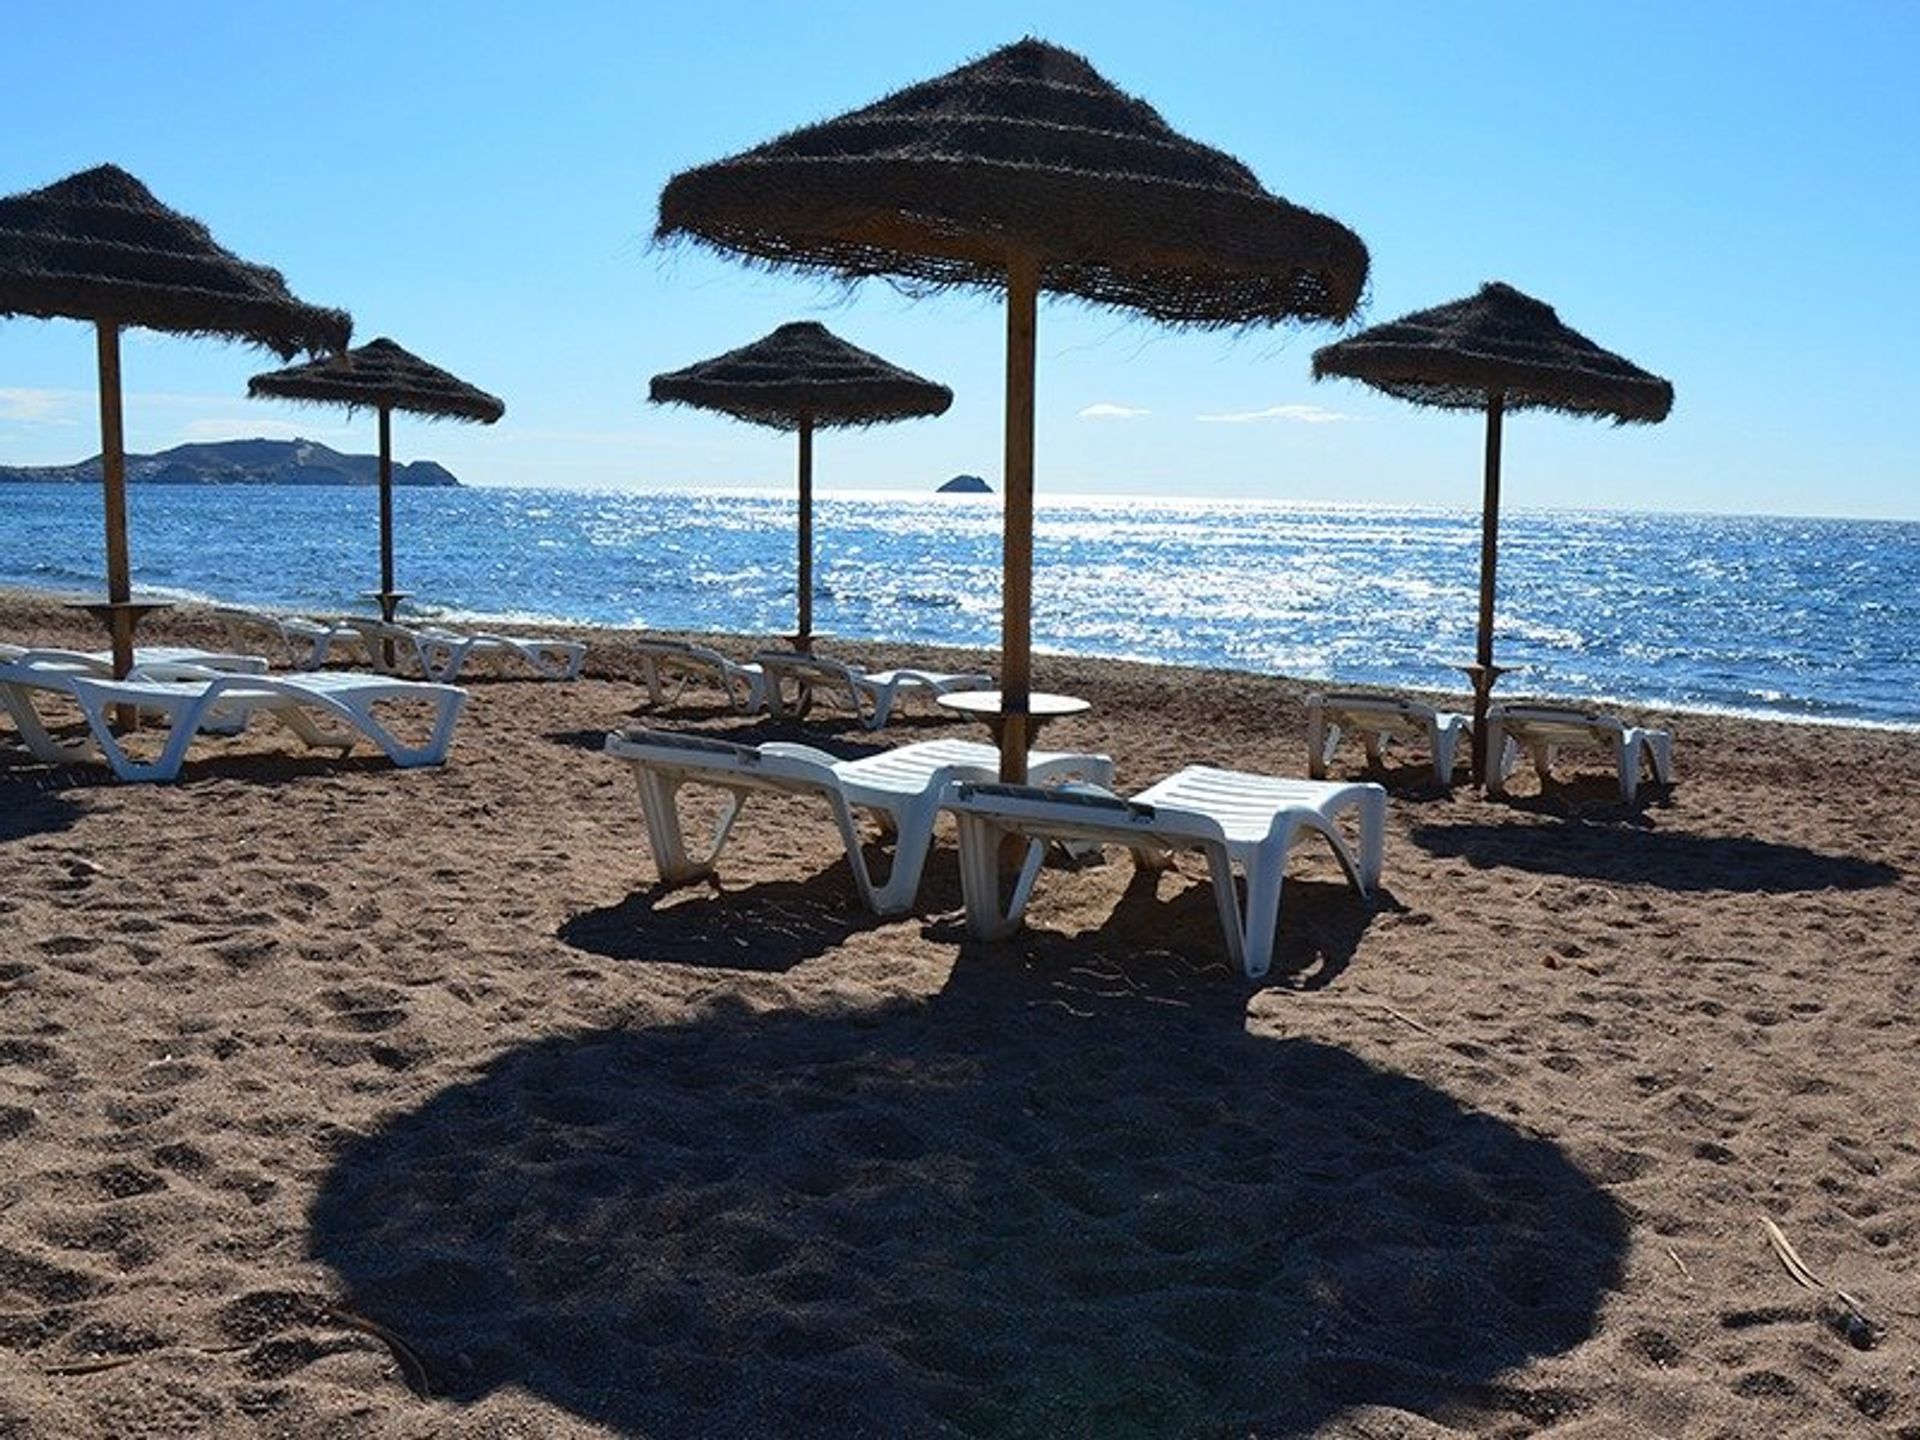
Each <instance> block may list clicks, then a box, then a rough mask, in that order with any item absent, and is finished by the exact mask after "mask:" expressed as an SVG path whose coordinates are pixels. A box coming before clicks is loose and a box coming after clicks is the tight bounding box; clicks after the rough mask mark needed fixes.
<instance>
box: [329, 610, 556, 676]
mask: <svg viewBox="0 0 1920 1440" xmlns="http://www.w3.org/2000/svg"><path fill="white" fill-rule="evenodd" d="M342 623H343V624H346V625H350V626H352V627H353V628H354V629H355V630H357V631H358V632H359V633H360V635H361V638H362V639H364V640H365V641H366V643H367V648H368V650H369V652H370V653H372V654H374V655H375V656H383V655H384V654H385V651H386V647H387V646H388V645H392V646H393V647H394V651H395V653H396V654H397V655H399V656H403V657H405V658H406V660H407V661H410V662H411V666H412V668H416V669H418V670H419V672H420V673H421V674H422V675H424V676H426V677H427V679H429V680H436V681H439V682H441V683H442V684H451V683H452V682H453V681H454V680H455V679H457V678H458V677H459V674H460V671H461V669H462V668H463V667H464V666H465V665H466V663H467V662H468V661H469V660H473V659H477V658H479V657H481V656H495V657H500V658H513V659H517V660H520V661H523V662H524V663H525V664H527V665H528V666H529V667H530V668H531V669H532V670H533V673H534V674H536V675H538V676H539V677H540V678H541V679H542V680H577V679H579V678H580V667H581V666H582V665H584V664H585V663H586V660H587V647H586V646H585V645H583V644H581V643H580V642H579V641H578V640H551V639H534V640H529V639H523V638H521V637H519V636H516V635H494V634H491V633H488V632H485V631H476V632H467V631H462V630H449V629H447V628H445V627H444V626H439V625H400V624H396V623H394V622H392V621H388V620H368V619H363V618H361V617H359V616H354V615H349V616H347V617H346V618H345V620H344V621H343V622H342ZM374 663H375V665H376V667H381V666H383V665H384V661H383V660H381V659H376V660H375V662H374Z"/></svg>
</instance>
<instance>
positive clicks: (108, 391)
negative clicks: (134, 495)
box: [94, 320, 133, 679]
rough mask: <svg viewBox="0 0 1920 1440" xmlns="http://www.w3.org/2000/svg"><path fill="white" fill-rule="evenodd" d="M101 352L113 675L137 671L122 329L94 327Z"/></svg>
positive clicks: (108, 324) (104, 323) (108, 323)
mask: <svg viewBox="0 0 1920 1440" xmlns="http://www.w3.org/2000/svg"><path fill="white" fill-rule="evenodd" d="M94 330H95V334H96V335H97V336H98V339H99V351H100V479H101V483H102V486H103V488H104V492H105V495H106V512H107V604H108V606H109V607H110V609H109V619H108V622H107V623H108V625H109V626H110V627H111V629H112V632H113V673H114V675H115V677H116V678H120V679H124V678H125V677H126V673H127V672H128V671H129V670H131V669H132V668H133V611H132V610H131V609H130V608H129V606H130V603H131V601H132V600H133V578H132V576H133V566H132V562H131V561H130V560H129V559H128V557H127V446H126V437H125V434H124V432H123V430H122V427H121V422H120V326H119V323H118V322H117V321H113V320H101V321H97V322H96V323H95V326H94Z"/></svg>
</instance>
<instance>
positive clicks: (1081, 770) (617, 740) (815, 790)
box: [606, 730, 1113, 915]
mask: <svg viewBox="0 0 1920 1440" xmlns="http://www.w3.org/2000/svg"><path fill="white" fill-rule="evenodd" d="M606 753H607V754H609V755H612V756H614V757H616V758H618V759H621V760H625V761H626V762H627V763H628V764H630V765H631V766H632V767H633V771H634V778H635V780H636V781H637V782H638V784H639V790H640V811H641V814H642V816H643V817H644V819H645V821H646V826H647V839H648V842H649V844H650V845H651V846H652V848H653V856H654V861H655V863H656V864H657V865H658V866H659V868H660V879H661V882H662V883H663V884H667V885H677V884H680V883H683V882H685V881H688V880H693V879H697V878H699V877H701V876H705V875H709V874H711V873H712V872H713V869H714V865H715V862H716V861H717V860H718V859H719V856H720V851H721V850H722V849H723V848H724V847H725V845H726V843H727V837H728V835H729V834H731V833H732V830H733V824H734V821H735V820H737V819H739V817H740V811H741V809H742V808H743V807H744V806H745V804H746V800H747V797H748V796H749V795H752V794H754V793H756V792H763V793H771V794H776V795H804V796H815V797H818V798H819V799H821V800H824V801H825V802H826V804H827V806H828V808H829V809H830V810H831V811H832V812H833V818H834V823H835V824H836V825H838V827H839V829H840V840H841V844H842V845H843V846H844V847H845V850H846V856H847V864H848V866H849V867H851V869H852V870H853V878H854V882H855V883H856V884H857V885H858V886H859V887H860V898H861V900H862V901H863V902H865V904H866V906H867V908H868V909H870V910H872V911H873V912H874V913H876V914H879V915H894V914H898V913H900V912H901V911H904V910H906V909H907V908H908V907H909V906H911V905H912V904H913V898H914V896H915V895H916V894H917V893H918V892H919V889H920V874H921V871H922V870H923V869H924V868H925V866H926V860H927V852H928V850H929V848H931V846H932V844H933V826H934V821H935V820H936V819H937V818H938V816H939V813H940V801H941V798H942V796H943V795H944V794H945V793H946V792H947V790H948V789H949V787H950V786H951V785H952V784H953V783H954V782H956V781H960V780H967V779H975V780H983V779H987V778H989V777H991V776H992V775H994V774H996V773H998V770H999V765H1000V754H999V752H998V751H997V750H995V749H993V748H992V747H991V746H987V745H979V744H975V743H973V742H972V741H967V740H927V741H922V742H921V743H919V744H915V745H902V746H900V747H898V748H896V749H893V750H885V751H882V752H881V753H880V754H878V755H868V756H863V757H862V758H860V759H858V760H840V759H836V758H835V757H834V756H832V755H829V754H828V753H827V752H826V751H824V750H816V749H814V748H813V747H812V746H810V745H796V744H791V743H788V742H785V741H778V740H774V741H768V742H767V743H765V744H763V745H736V744H734V743H732V742H731V741H726V740H710V739H707V738H705V737H702V736H694V735H682V734H668V733H664V732H661V731H651V730H629V731H626V732H625V733H622V734H612V735H609V736H607V740H606ZM1027 764H1028V773H1029V774H1031V775H1034V776H1037V777H1039V778H1040V779H1043V780H1044V779H1064V778H1067V777H1069V776H1080V777H1082V778H1084V779H1087V780H1091V781H1095V782H1097V783H1102V784H1104V783H1106V782H1107V781H1110V780H1111V779H1112V777H1113V761H1112V760H1111V759H1109V758H1108V757H1107V756H1105V755H1074V754H1067V753H1064V752H1057V751H1046V750H1036V751H1034V752H1033V753H1032V754H1031V755H1030V756H1029V757H1028V761H1027ZM684 785H703V786H710V787H712V788H715V789H719V790H723V791H725V792H727V799H726V801H725V803H724V805H723V806H722V808H721V811H720V814H719V818H718V819H717V820H716V822H715V824H714V831H713V835H712V838H711V839H710V840H709V841H708V842H707V844H706V846H705V847H704V849H703V850H702V851H701V852H700V853H697V854H696V853H693V852H691V851H689V849H688V847H687V842H686V838H685V835H684V833H683V830H682V825H681V816H680V809H679V804H678V799H677V796H678V792H679V790H680V788H681V787H682V786H684ZM856 808H858V809H863V810H870V811H873V812H874V813H875V815H876V816H877V817H878V819H879V821H880V825H881V829H882V831H883V833H890V834H891V835H892V836H893V861H892V865H891V866H890V868H889V870H888V874H887V879H886V881H885V883H884V884H882V883H880V882H877V881H876V880H875V879H874V877H873V875H872V873H871V872H870V871H869V869H868V867H867V861H866V856H865V854H864V852H863V851H862V850H861V846H860V831H859V827H858V825H857V824H856V823H855V820H854V816H853V812H854V810H855V809H856Z"/></svg>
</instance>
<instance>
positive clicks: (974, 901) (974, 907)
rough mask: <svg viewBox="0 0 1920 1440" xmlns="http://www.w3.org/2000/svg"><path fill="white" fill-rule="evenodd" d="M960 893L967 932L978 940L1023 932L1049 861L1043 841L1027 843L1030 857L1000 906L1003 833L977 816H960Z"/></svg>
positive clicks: (1002, 937)
mask: <svg viewBox="0 0 1920 1440" xmlns="http://www.w3.org/2000/svg"><path fill="white" fill-rule="evenodd" d="M955 818H956V820H957V821H958V822H959V827H960V892H961V894H962V895H963V896H964V897H965V900H966V908H967V929H968V931H969V932H970V933H971V934H972V935H973V936H974V938H975V939H978V940H1004V939H1006V937H1007V936H1009V935H1011V934H1013V932H1014V931H1016V930H1018V929H1019V928H1020V922H1021V919H1022V918H1023V917H1024V916H1025V915H1026V913H1027V901H1028V900H1029V899H1031V898H1032V896H1033V886H1034V882H1035V881H1036V880H1037V879H1038V878H1039V875H1040V866H1041V864H1042V862H1043V861H1044V860H1045V859H1046V853H1047V844H1046V841H1044V840H1030V841H1028V842H1027V853H1026V857H1025V859H1024V860H1023V861H1022V862H1021V865H1020V873H1019V875H1018V876H1017V877H1016V878H1015V880H1014V884H1013V894H1012V896H1011V897H1009V899H1008V900H1007V903H1006V905H1005V906H1004V907H1003V906H1002V905H1001V903H1000V841H1001V839H1002V837H1003V835H1004V832H1003V831H1002V830H1001V829H1000V828H999V827H998V826H997V825H993V824H991V823H990V822H988V821H986V820H983V819H981V818H979V817H977V816H972V815H966V814H960V815H957V816H956V817H955Z"/></svg>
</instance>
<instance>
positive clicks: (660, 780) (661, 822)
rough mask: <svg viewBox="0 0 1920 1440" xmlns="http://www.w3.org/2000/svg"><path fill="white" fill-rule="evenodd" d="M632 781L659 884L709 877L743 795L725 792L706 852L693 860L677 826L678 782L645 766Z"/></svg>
mask: <svg viewBox="0 0 1920 1440" xmlns="http://www.w3.org/2000/svg"><path fill="white" fill-rule="evenodd" d="M634 781H635V783H636V784H637V785H638V786H639V790H640V817H641V819H642V820H644V821H645V822H646V827H647V844H648V845H649V846H650V847H651V848H652V850H653V860H654V864H655V865H656V866H658V867H659V870H660V883H661V884H663V885H679V884H683V883H685V882H686V881H688V880H697V879H699V878H700V877H701V876H703V875H709V874H711V873H712V872H713V864H714V861H716V860H717V859H719V858H720V851H721V850H722V849H723V848H725V846H726V843H727V836H729V835H730V834H732V833H733V822H734V821H735V820H737V819H738V818H739V816H740V811H741V809H742V808H743V807H744V806H745V805H746V802H747V797H746V792H745V791H741V790H729V791H728V792H727V802H726V804H725V806H724V807H722V809H721V811H720V815H719V818H718V819H717V820H715V821H714V827H713V836H712V838H711V839H710V840H709V841H708V843H707V846H706V853H705V854H704V855H703V856H702V857H701V858H699V859H698V860H696V859H694V858H693V856H692V855H690V854H689V853H688V852H687V841H686V833H685V831H684V830H683V829H682V827H681V824H680V803H679V794H680V782H679V781H678V780H669V779H668V778H666V777H665V776H663V775H660V774H658V773H656V772H655V771H653V770H649V769H646V768H644V767H642V768H637V769H636V770H635V771H634Z"/></svg>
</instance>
